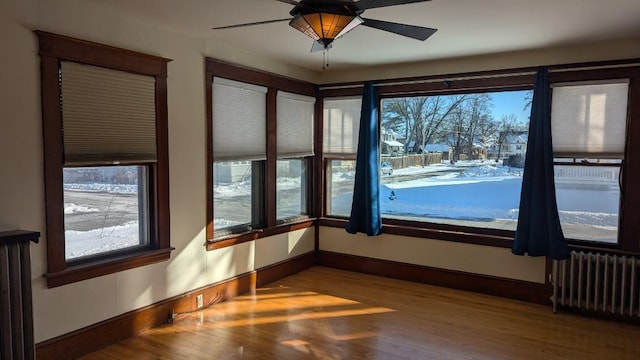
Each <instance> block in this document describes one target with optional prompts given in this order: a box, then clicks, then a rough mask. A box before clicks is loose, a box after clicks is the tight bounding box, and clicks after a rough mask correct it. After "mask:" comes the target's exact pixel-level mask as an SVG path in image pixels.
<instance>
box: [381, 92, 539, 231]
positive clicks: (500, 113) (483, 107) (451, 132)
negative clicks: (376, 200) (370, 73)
mask: <svg viewBox="0 0 640 360" xmlns="http://www.w3.org/2000/svg"><path fill="white" fill-rule="evenodd" d="M530 102H531V92H530V91H508V92H495V93H482V94H460V95H447V96H424V97H406V98H394V99H385V100H383V101H382V124H381V144H380V148H381V181H380V184H381V185H380V207H381V213H382V215H383V217H387V218H399V219H406V220H417V221H428V222H435V223H446V224H454V225H463V226H474V227H483V228H497V229H509V230H515V228H516V222H517V219H518V207H519V203H520V190H521V187H522V172H523V167H524V157H525V154H526V148H527V137H528V127H529V115H530Z"/></svg>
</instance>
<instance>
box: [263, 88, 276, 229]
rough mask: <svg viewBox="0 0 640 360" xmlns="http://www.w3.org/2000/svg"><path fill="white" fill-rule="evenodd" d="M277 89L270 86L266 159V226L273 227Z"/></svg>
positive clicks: (274, 218)
mask: <svg viewBox="0 0 640 360" xmlns="http://www.w3.org/2000/svg"><path fill="white" fill-rule="evenodd" d="M277 94H278V91H277V89H275V88H273V87H270V88H269V90H268V91H267V109H266V111H267V125H266V126H267V161H266V173H265V179H264V180H265V181H264V182H263V183H264V184H265V186H266V189H263V190H266V191H263V193H265V194H266V196H265V197H266V199H265V204H264V205H265V207H264V208H263V209H264V213H265V214H264V215H265V222H266V223H265V226H266V227H272V226H275V225H276V222H277V219H276V192H277V189H276V187H277V175H276V170H277V161H278V153H277V152H278V150H277V141H278V140H277V123H276V121H277V120H276V118H277V106H276V103H277Z"/></svg>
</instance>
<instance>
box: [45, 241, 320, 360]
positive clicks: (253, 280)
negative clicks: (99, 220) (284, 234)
mask: <svg viewBox="0 0 640 360" xmlns="http://www.w3.org/2000/svg"><path fill="white" fill-rule="evenodd" d="M313 265H314V254H313V253H308V254H304V255H300V256H298V257H295V258H292V259H288V260H285V261H282V262H279V263H277V264H273V265H270V266H267V267H264V268H261V269H258V270H257V271H252V272H249V273H247V274H243V275H240V276H236V277H234V278H232V279H229V280H225V281H222V282H219V283H216V284H212V285H208V286H205V287H201V288H199V289H195V290H193V291H189V292H188V293H185V294H182V295H179V296H174V297H172V298H169V299H165V300H162V301H160V302H157V303H155V304H152V305H149V306H146V307H144V308H141V309H138V310H134V311H130V312H128V313H125V314H122V315H119V316H116V317H114V318H111V319H108V320H105V321H102V322H100V323H97V324H94V325H90V326H87V327H85V328H82V329H79V330H76V331H73V332H70V333H68V334H65V335H62V336H58V337H55V338H53V339H49V340H46V341H43V342H41V343H38V344H37V345H36V355H37V358H38V359H40V360H44V359H75V358H78V357H80V356H83V355H86V354H89V353H91V352H93V351H95V350H98V349H100V348H103V347H105V346H107V345H111V344H114V343H116V342H118V341H121V340H124V339H127V338H129V337H132V336H135V335H137V334H140V333H141V332H143V331H145V330H147V329H150V328H153V327H155V326H158V325H161V324H165V323H167V322H168V321H170V319H171V320H173V318H174V317H175V316H180V314H181V313H188V312H192V311H196V310H197V306H196V296H197V295H199V294H203V298H204V304H205V306H210V305H213V304H216V303H219V302H222V301H225V300H228V299H231V298H233V297H235V296H238V295H240V294H243V293H247V292H251V293H252V292H255V289H256V286H261V285H265V284H267V283H269V282H272V281H275V280H278V279H281V278H283V277H286V276H289V275H292V274H295V273H297V272H300V271H302V270H304V269H307V268H309V267H311V266H313Z"/></svg>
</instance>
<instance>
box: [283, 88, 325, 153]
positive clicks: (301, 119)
mask: <svg viewBox="0 0 640 360" xmlns="http://www.w3.org/2000/svg"><path fill="white" fill-rule="evenodd" d="M277 98H278V99H277V102H276V108H277V115H276V116H277V121H278V122H277V131H276V133H277V144H278V158H292V157H305V156H313V114H314V111H315V105H316V99H315V98H312V97H309V96H304V95H298V94H292V93H288V92H284V91H278V96H277Z"/></svg>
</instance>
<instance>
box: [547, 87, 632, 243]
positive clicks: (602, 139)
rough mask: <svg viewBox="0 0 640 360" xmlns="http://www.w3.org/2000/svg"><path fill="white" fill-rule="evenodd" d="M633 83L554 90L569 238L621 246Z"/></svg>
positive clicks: (559, 182) (559, 178)
mask: <svg viewBox="0 0 640 360" xmlns="http://www.w3.org/2000/svg"><path fill="white" fill-rule="evenodd" d="M628 89H629V81H628V80H622V81H606V82H602V81H600V82H591V83H580V82H576V83H560V84H555V85H554V87H553V98H552V110H551V111H552V112H551V117H552V123H551V124H552V132H553V148H554V154H555V158H556V159H555V163H556V165H555V166H554V170H555V184H556V198H557V202H558V213H559V215H560V223H561V225H562V230H563V232H564V235H565V236H566V237H567V238H571V239H578V240H587V241H595V242H604V243H613V244H616V243H617V242H618V223H619V211H620V194H621V192H620V168H621V165H622V163H623V160H624V150H625V139H626V128H627V100H628Z"/></svg>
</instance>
